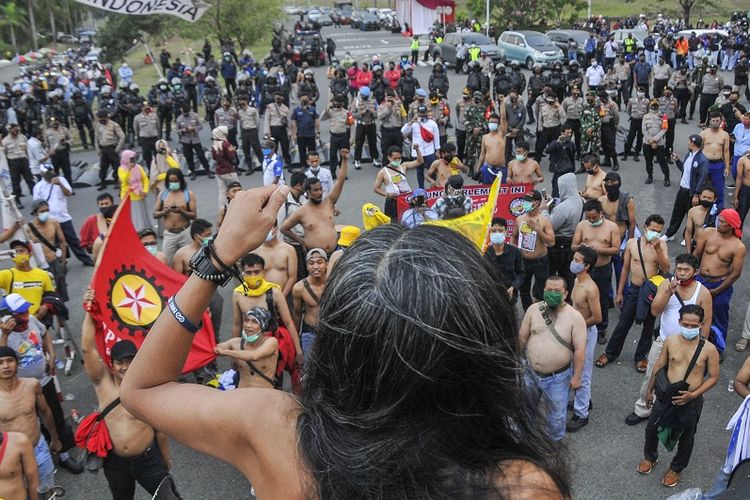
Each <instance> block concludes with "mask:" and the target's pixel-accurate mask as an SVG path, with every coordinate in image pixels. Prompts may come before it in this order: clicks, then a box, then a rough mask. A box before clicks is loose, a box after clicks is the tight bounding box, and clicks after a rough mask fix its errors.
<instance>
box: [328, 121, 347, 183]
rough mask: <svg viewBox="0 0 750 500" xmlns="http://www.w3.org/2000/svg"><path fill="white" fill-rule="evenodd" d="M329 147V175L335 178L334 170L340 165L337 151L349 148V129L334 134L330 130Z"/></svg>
mask: <svg viewBox="0 0 750 500" xmlns="http://www.w3.org/2000/svg"><path fill="white" fill-rule="evenodd" d="M328 147H329V149H330V162H329V165H328V166H329V167H330V169H331V177H333V178H334V179H335V178H336V171H337V170H338V168H339V165H341V154H339V151H341V150H342V149H349V131H348V130H347V131H346V132H341V133H338V134H334V133H333V132H331V142H330V144H329V146H328Z"/></svg>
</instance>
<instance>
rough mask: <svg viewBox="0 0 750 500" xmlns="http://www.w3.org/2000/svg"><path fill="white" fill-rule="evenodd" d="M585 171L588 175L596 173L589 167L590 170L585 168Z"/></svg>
mask: <svg viewBox="0 0 750 500" xmlns="http://www.w3.org/2000/svg"><path fill="white" fill-rule="evenodd" d="M586 173H587V174H589V175H594V174H595V173H596V170H594V169H591V170H589V169H586Z"/></svg>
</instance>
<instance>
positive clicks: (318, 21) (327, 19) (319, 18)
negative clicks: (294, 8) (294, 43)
mask: <svg viewBox="0 0 750 500" xmlns="http://www.w3.org/2000/svg"><path fill="white" fill-rule="evenodd" d="M307 20H308V21H310V23H311V24H313V25H318V26H333V21H332V20H331V16H329V15H328V14H324V13H323V12H316V13H314V14H310V13H308V14H307Z"/></svg>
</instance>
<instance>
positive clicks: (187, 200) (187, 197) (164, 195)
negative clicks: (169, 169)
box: [159, 189, 190, 205]
mask: <svg viewBox="0 0 750 500" xmlns="http://www.w3.org/2000/svg"><path fill="white" fill-rule="evenodd" d="M168 194H169V190H168V189H165V190H164V191H162V192H161V196H159V199H160V200H161V202H162V203H164V201H165V200H166V199H167V195H168ZM182 194H183V195H185V205H190V191H188V190H185V191H183V192H182Z"/></svg>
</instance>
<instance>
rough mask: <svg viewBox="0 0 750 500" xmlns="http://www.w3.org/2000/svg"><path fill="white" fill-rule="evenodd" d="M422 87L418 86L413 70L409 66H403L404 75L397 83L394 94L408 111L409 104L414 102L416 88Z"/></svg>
mask: <svg viewBox="0 0 750 500" xmlns="http://www.w3.org/2000/svg"><path fill="white" fill-rule="evenodd" d="M421 87H422V86H421V85H420V84H419V80H417V79H416V78H415V77H414V68H413V67H412V65H411V64H406V65H404V74H403V76H402V77H401V78H400V79H399V81H398V86H397V87H396V92H397V93H398V96H399V97H400V98H401V101H403V103H404V106H406V108H407V109H408V108H409V106H410V105H411V102H412V101H413V100H414V95H415V94H416V92H417V89H418V88H421Z"/></svg>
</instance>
